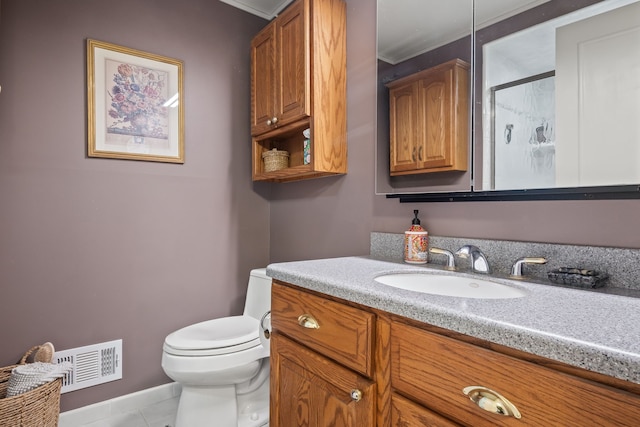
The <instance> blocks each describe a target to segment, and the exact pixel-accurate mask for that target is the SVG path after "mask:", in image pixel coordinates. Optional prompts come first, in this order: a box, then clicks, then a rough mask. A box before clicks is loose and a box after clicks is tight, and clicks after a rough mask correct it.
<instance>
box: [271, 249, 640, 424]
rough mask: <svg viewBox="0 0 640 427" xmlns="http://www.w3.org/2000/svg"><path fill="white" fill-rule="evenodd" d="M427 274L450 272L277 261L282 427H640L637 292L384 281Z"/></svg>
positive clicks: (275, 409)
mask: <svg viewBox="0 0 640 427" xmlns="http://www.w3.org/2000/svg"><path fill="white" fill-rule="evenodd" d="M416 272H419V273H421V274H432V273H434V272H435V273H438V274H445V275H446V274H452V273H449V272H444V271H441V270H437V269H433V268H425V267H415V266H408V265H405V264H402V263H396V262H388V261H380V260H375V259H371V258H368V257H347V258H335V259H327V260H314V261H300V262H290V263H280V264H272V265H270V266H269V267H268V269H267V273H268V274H269V275H270V276H272V277H273V278H274V284H273V290H272V321H271V323H272V327H273V334H272V344H271V367H272V371H271V425H273V426H278V427H285V426H286V427H290V426H296V425H317V426H330V425H331V426H335V425H343V426H358V427H361V426H389V427H390V426H425V425H427V426H459V425H463V426H474V427H476V426H514V425H520V426H541V425H562V426H580V427H583V426H588V425H598V426H632V425H637V422H638V419H640V343H639V342H638V339H637V337H638V336H640V299H636V298H629V297H623V296H617V295H607V294H598V293H593V292H586V291H582V290H576V289H566V288H559V287H553V286H548V285H542V284H534V283H527V282H516V281H512V280H505V279H493V278H492V279H491V280H496V282H499V283H501V284H503V285H506V286H510V287H513V288H517V289H519V290H520V291H522V292H523V294H524V296H522V297H518V298H508V299H471V298H459V297H448V296H440V295H431V294H424V293H419V292H413V291H407V290H402V289H397V288H392V287H389V286H386V285H383V284H381V283H378V282H376V281H375V280H374V279H375V278H376V277H379V276H381V275H384V274H389V273H416ZM453 274H455V275H458V276H463V277H465V276H466V277H470V278H471V279H473V276H472V275H468V274H465V273H462V274H460V273H453Z"/></svg>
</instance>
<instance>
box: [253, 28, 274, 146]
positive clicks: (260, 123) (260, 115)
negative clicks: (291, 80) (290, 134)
mask: <svg viewBox="0 0 640 427" xmlns="http://www.w3.org/2000/svg"><path fill="white" fill-rule="evenodd" d="M275 96H276V32H275V25H273V24H270V25H268V26H267V27H266V28H264V29H263V30H262V31H260V33H258V35H257V36H256V37H255V38H254V39H253V40H251V135H259V134H262V133H264V132H266V131H268V130H270V129H271V120H272V119H273V117H274V116H275V113H276V110H275V103H274V99H275Z"/></svg>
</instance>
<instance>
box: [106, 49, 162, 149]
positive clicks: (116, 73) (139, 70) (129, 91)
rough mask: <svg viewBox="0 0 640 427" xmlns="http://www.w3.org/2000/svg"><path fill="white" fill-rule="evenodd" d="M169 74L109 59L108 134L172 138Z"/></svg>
mask: <svg viewBox="0 0 640 427" xmlns="http://www.w3.org/2000/svg"><path fill="white" fill-rule="evenodd" d="M168 79H169V73H168V72H165V71H158V70H153V69H150V68H147V67H141V66H138V65H134V64H129V63H125V62H119V61H113V60H110V59H107V60H106V80H107V81H106V83H107V84H106V90H107V99H106V103H107V117H106V125H107V134H116V135H127V136H132V137H134V139H135V141H136V142H138V143H143V142H144V138H145V137H146V138H156V139H159V140H166V142H168V139H169V114H168V110H167V109H168V107H166V106H164V105H163V104H164V103H165V102H166V101H167V98H168V88H167V85H168Z"/></svg>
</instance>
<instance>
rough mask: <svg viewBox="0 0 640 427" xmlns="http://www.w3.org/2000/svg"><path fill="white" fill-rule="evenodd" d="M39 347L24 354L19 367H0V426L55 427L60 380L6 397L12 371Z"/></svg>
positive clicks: (58, 410)
mask: <svg viewBox="0 0 640 427" xmlns="http://www.w3.org/2000/svg"><path fill="white" fill-rule="evenodd" d="M40 347H41V346H35V347H33V348H31V349H30V350H29V351H27V352H26V353H25V355H24V356H22V359H20V362H19V364H18V365H10V366H5V367H0V427H57V425H58V417H59V415H60V388H61V387H62V379H61V378H58V379H56V380H54V381H51V382H48V383H46V384H44V385H41V386H39V387H37V388H35V389H33V390H30V391H27V392H25V393H22V394H19V395H17V396H12V397H6V395H7V387H8V383H9V378H10V377H11V371H12V370H13V368H15V367H17V366H20V365H24V364H25V363H26V360H27V358H28V357H29V356H30V355H31V353H33V352H34V351H37V350H39V349H40Z"/></svg>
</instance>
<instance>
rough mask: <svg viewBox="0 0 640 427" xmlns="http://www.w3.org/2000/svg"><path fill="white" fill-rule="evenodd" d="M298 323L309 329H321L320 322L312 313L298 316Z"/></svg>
mask: <svg viewBox="0 0 640 427" xmlns="http://www.w3.org/2000/svg"><path fill="white" fill-rule="evenodd" d="M298 325H300V326H302V327H303V328H307V329H320V324H318V321H317V320H316V319H314V318H313V316H312V315H310V314H301V315H300V317H298Z"/></svg>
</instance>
